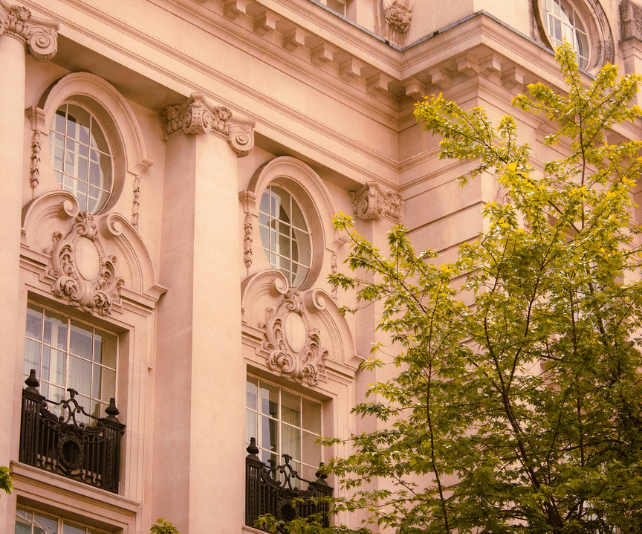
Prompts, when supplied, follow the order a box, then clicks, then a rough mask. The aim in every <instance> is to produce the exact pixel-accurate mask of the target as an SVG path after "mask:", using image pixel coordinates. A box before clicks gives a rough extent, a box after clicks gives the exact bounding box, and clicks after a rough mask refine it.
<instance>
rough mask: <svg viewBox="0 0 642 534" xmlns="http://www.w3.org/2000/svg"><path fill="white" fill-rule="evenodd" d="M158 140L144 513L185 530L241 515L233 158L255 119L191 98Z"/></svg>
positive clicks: (229, 528)
mask: <svg viewBox="0 0 642 534" xmlns="http://www.w3.org/2000/svg"><path fill="white" fill-rule="evenodd" d="M164 133H165V138H166V139H167V151H166V158H165V184H164V203H163V214H164V217H163V228H162V245H161V246H162V257H161V276H160V278H161V282H162V283H163V284H164V285H166V286H167V287H168V292H167V295H166V296H165V298H164V300H163V302H162V303H161V309H160V316H159V327H160V328H159V332H160V334H159V338H158V349H157V357H156V364H155V369H156V373H155V380H156V384H155V387H156V394H155V398H156V406H155V424H154V481H153V487H154V496H153V503H152V518H153V519H154V520H155V519H156V518H157V517H163V518H164V519H166V520H168V521H171V522H172V523H174V525H175V526H176V527H177V528H178V530H179V531H180V532H189V533H190V534H201V533H202V534H207V533H210V532H212V531H214V530H215V531H216V532H217V534H224V533H226V534H232V533H234V534H238V532H240V529H241V526H242V525H243V521H244V508H243V506H242V503H243V502H244V474H245V454H246V453H245V428H244V426H243V424H242V422H243V420H244V417H245V364H244V360H243V356H242V352H241V288H240V282H241V275H242V274H243V273H241V272H240V270H239V269H240V267H239V265H240V262H239V258H240V257H241V255H242V242H241V236H240V233H239V225H238V221H239V211H238V210H239V201H238V176H237V161H236V159H237V156H243V155H246V154H247V153H248V151H249V150H250V149H251V148H252V146H253V142H254V141H253V139H254V137H253V136H254V134H253V123H251V122H249V121H242V120H237V119H235V118H233V117H232V114H231V112H230V111H229V110H228V109H227V108H223V107H214V106H212V105H211V104H209V103H208V102H207V101H206V99H205V98H204V97H203V96H202V95H200V94H194V95H192V97H191V98H190V99H189V102H188V105H187V106H186V107H181V106H169V107H168V108H166V109H165V111H164Z"/></svg>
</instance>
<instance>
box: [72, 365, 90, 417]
mask: <svg viewBox="0 0 642 534" xmlns="http://www.w3.org/2000/svg"><path fill="white" fill-rule="evenodd" d="M67 387H70V388H73V389H75V390H76V391H77V392H78V393H80V394H82V395H89V394H90V392H91V363H90V362H88V361H85V360H81V359H80V358H76V357H75V356H69V370H68V372H67ZM85 408H86V407H85Z"/></svg>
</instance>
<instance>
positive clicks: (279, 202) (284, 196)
mask: <svg viewBox="0 0 642 534" xmlns="http://www.w3.org/2000/svg"><path fill="white" fill-rule="evenodd" d="M272 195H273V196H274V199H275V200H274V209H275V211H274V215H273V216H274V217H275V218H276V219H279V220H280V221H283V222H284V223H288V224H289V223H290V194H289V193H288V192H287V191H285V190H284V189H281V188H280V187H273V188H272Z"/></svg>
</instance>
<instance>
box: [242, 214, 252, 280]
mask: <svg viewBox="0 0 642 534" xmlns="http://www.w3.org/2000/svg"><path fill="white" fill-rule="evenodd" d="M243 230H244V231H245V237H244V238H243V261H244V262H245V266H246V267H247V268H248V269H249V268H250V267H252V213H250V212H249V211H248V212H246V213H245V220H244V221H243Z"/></svg>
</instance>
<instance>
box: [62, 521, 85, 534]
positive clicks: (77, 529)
mask: <svg viewBox="0 0 642 534" xmlns="http://www.w3.org/2000/svg"><path fill="white" fill-rule="evenodd" d="M62 534H86V530H85V527H83V526H81V525H78V524H74V523H69V522H67V521H63V523H62Z"/></svg>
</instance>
